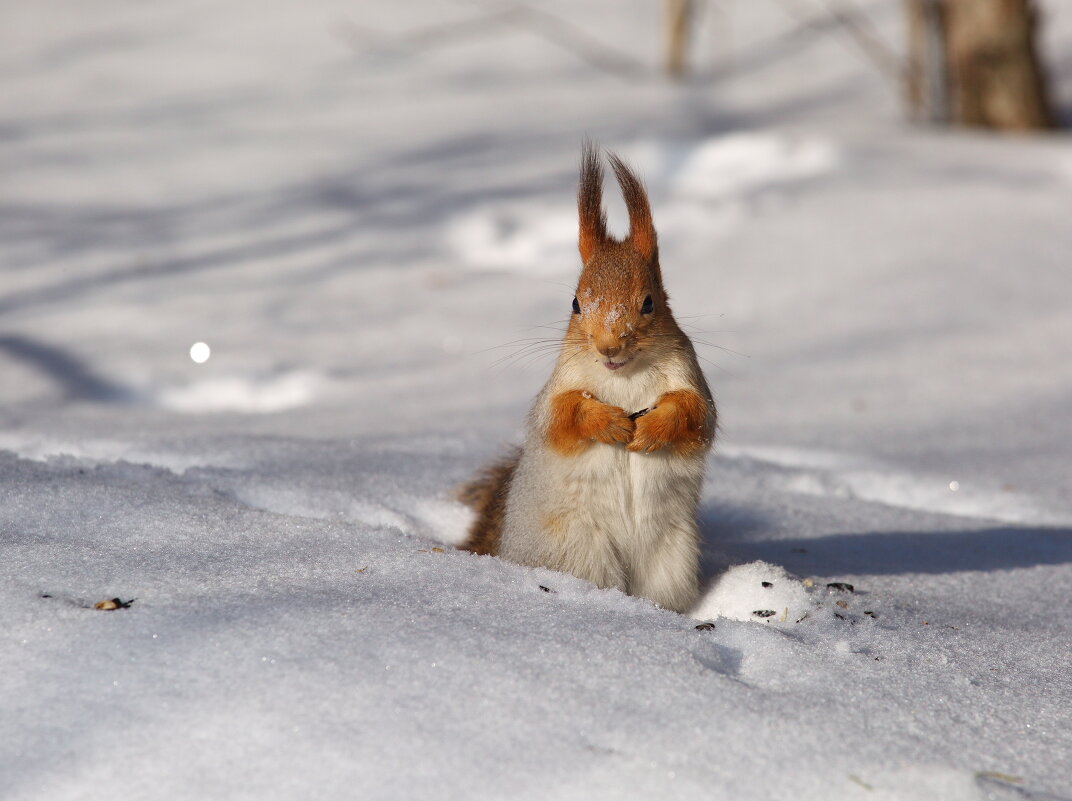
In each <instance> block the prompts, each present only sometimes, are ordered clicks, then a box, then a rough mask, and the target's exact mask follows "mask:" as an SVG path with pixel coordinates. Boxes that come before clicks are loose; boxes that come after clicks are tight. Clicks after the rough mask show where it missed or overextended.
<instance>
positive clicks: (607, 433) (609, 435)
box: [595, 404, 636, 445]
mask: <svg viewBox="0 0 1072 801" xmlns="http://www.w3.org/2000/svg"><path fill="white" fill-rule="evenodd" d="M600 405H601V406H602V408H601V409H599V411H598V413H597V414H598V422H597V424H596V431H595V438H596V439H597V440H599V441H600V442H605V443H607V444H608V445H613V444H615V443H617V442H620V443H622V444H623V445H624V444H628V443H629V442H630V441H631V440H632V439H633V432H634V431H635V430H636V423H635V422H633V420H632V419H631V418H630V417H629V415H628V414H627V413H626V411H625V410H624V409H619V408H618V407H617V406H608V405H607V404H600Z"/></svg>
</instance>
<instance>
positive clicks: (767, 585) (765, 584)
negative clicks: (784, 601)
mask: <svg viewBox="0 0 1072 801" xmlns="http://www.w3.org/2000/svg"><path fill="white" fill-rule="evenodd" d="M763 586H764V587H766V588H767V589H768V590H769V589H770V588H771V587H773V586H774V585H773V584H772V583H771V582H769V581H764V582H763Z"/></svg>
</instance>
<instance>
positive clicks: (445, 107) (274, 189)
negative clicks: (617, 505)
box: [0, 0, 1072, 801]
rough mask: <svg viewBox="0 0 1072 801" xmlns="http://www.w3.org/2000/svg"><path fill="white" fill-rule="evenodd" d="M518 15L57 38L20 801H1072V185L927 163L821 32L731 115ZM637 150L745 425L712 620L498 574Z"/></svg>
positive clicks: (863, 68) (621, 38)
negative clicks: (503, 509) (312, 800)
mask: <svg viewBox="0 0 1072 801" xmlns="http://www.w3.org/2000/svg"><path fill="white" fill-rule="evenodd" d="M855 5H856V7H858V8H860V9H862V13H865V14H866V15H867V19H868V20H869V22H870V24H872V25H874V27H875V30H876V32H877V34H878V35H879V36H881V37H882V38H883V40H884V41H887V42H891V43H896V42H899V41H900V36H901V31H900V25H901V24H902V10H901V4H900V3H899V2H895V0H869V1H868V2H861V3H858V4H855ZM1045 6H1046V10H1047V11H1048V12H1049V13H1048V14H1047V15H1046V27H1045V29H1044V30H1045V36H1046V39H1045V42H1046V46H1047V52H1048V54H1049V55H1050V62H1051V63H1052V64H1053V65H1054V67H1055V70H1056V72H1055V74H1054V76H1053V84H1054V89H1055V93H1056V95H1057V96H1058V97H1059V98H1060V100H1061V102H1062V104H1063V105H1064V106H1065V107H1067V105H1068V103H1069V102H1070V101H1072V72H1069V69H1068V63H1067V60H1065V61H1062V60H1061V59H1060V57H1059V56H1060V54H1061V53H1063V52H1067V51H1068V47H1069V46H1072V17H1070V15H1069V14H1068V13H1066V9H1065V7H1064V5H1063V4H1060V3H1056V2H1050V3H1047V4H1045ZM488 7H490V6H487V5H484V4H477V5H465V4H457V3H443V2H432V0H421V1H420V2H413V3H407V4H402V5H400V4H391V3H383V2H378V1H375V2H369V3H366V4H362V5H361V6H359V7H358V6H355V5H354V4H352V3H341V2H334V1H333V0H316V2H313V3H305V4H283V3H274V2H271V3H265V2H260V3H256V4H254V3H251V2H246V1H245V0H243V2H237V3H232V4H227V5H226V6H218V5H215V4H208V3H204V2H195V1H194V0H183V1H182V2H177V3H169V4H164V5H159V4H127V3H118V2H107V3H104V4H94V5H93V6H92V7H90V6H88V5H86V4H77V3H73V2H70V0H49V2H47V3H35V4H15V5H12V6H11V8H9V9H7V10H6V13H5V24H4V25H3V26H0V43H2V44H3V53H4V54H5V55H4V56H3V59H2V60H0V74H2V77H3V80H4V86H5V97H6V99H7V103H5V105H4V109H3V111H2V112H0V139H2V141H3V148H0V169H2V171H3V174H4V181H3V182H2V183H0V205H2V209H3V213H2V214H0V241H2V242H3V247H2V248H0V268H2V270H3V273H2V274H3V290H2V292H0V321H2V322H0V376H2V379H0V401H2V402H0V493H2V502H0V601H2V603H3V609H4V612H5V622H4V625H3V626H2V627H0V796H2V797H3V798H4V799H5V801H6V799H18V800H19V801H22V799H27V800H29V799H34V800H36V799H49V801H52V800H53V799H66V798H71V799H74V798H86V797H90V796H92V797H112V798H169V799H186V798H190V799H193V798H198V799H202V798H206V797H210V798H247V797H248V798H252V797H257V798H260V799H273V798H293V797H296V796H297V797H305V796H312V797H331V798H349V797H356V798H369V799H378V798H383V799H398V798H414V799H417V798H464V799H481V798H488V799H493V798H494V799H500V798H534V797H538V798H542V799H571V798H586V799H587V798H593V797H597V798H638V799H639V798H643V799H647V798H685V799H692V798H696V799H710V798H726V799H744V798H795V799H804V800H807V799H823V800H824V801H825V800H826V799H831V798H838V799H841V798H844V799H853V798H861V799H863V798H869V799H870V798H876V799H877V798H886V799H913V800H914V799H921V798H942V799H973V800H975V799H1025V798H1026V799H1062V798H1063V799H1068V798H1072V779H1070V775H1072V773H1070V771H1069V769H1068V765H1069V764H1072V733H1070V729H1069V725H1068V720H1069V714H1070V712H1072V678H1070V677H1072V671H1070V668H1072V645H1070V643H1072V623H1070V622H1069V615H1068V609H1067V606H1068V604H1067V599H1068V598H1069V597H1072V536H1070V535H1072V493H1070V492H1069V471H1070V465H1072V311H1070V309H1072V304H1070V302H1069V301H1070V299H1072V270H1069V268H1068V265H1069V264H1070V263H1072V236H1070V234H1069V229H1068V213H1067V210H1068V208H1069V203H1070V201H1072V181H1070V180H1069V176H1070V175H1072V171H1070V165H1072V150H1070V146H1069V144H1068V140H1067V138H1066V137H1065V136H1064V135H1058V134H1054V135H1048V136H1041V137H1000V136H988V135H983V134H977V133H950V132H940V131H928V130H922V129H917V128H912V127H909V126H907V125H906V124H905V123H904V122H903V121H902V120H901V118H900V110H899V108H898V106H897V103H898V99H897V97H896V92H891V91H890V87H889V86H888V85H887V84H886V83H885V82H884V80H883V79H882V78H881V77H880V76H879V75H878V74H877V73H876V72H874V71H873V70H872V69H871V68H870V67H869V66H868V65H867V64H866V63H865V62H864V61H863V60H862V58H861V57H860V56H859V55H858V54H857V52H856V51H854V50H853V49H852V47H853V45H852V44H851V43H850V42H847V41H845V40H844V39H843V38H841V36H840V35H839V34H837V33H836V31H835V30H832V29H831V28H830V26H829V25H828V24H827V23H825V22H823V21H822V20H823V19H824V17H823V16H822V15H823V14H824V13H825V12H824V11H823V8H824V6H823V4H819V3H814V4H812V3H797V4H793V8H795V9H796V11H795V12H794V13H787V12H786V9H787V8H788V6H785V5H783V4H779V3H766V2H759V3H747V4H746V3H737V4H719V8H718V10H717V11H716V9H715V7H714V6H711V8H710V9H709V11H710V13H709V15H708V16H707V17H705V20H704V22H703V26H702V28H701V31H700V35H699V37H698V39H697V42H696V51H695V52H696V54H697V58H698V60H699V61H700V68H701V71H702V72H703V74H704V75H706V76H708V77H707V78H706V79H703V80H696V81H694V82H692V83H687V84H683V85H674V84H669V83H666V82H664V81H662V80H661V79H659V78H658V77H655V72H654V70H655V67H656V65H657V64H658V61H659V54H658V52H657V49H658V47H659V45H660V40H659V37H658V36H657V35H656V31H657V26H658V13H659V10H658V7H657V4H649V3H641V2H639V0H630V2H628V3H625V4H623V3H611V2H609V0H606V1H604V0H600V1H599V2H591V3H585V4H570V3H563V2H554V3H548V4H546V5H545V6H541V7H542V8H545V9H546V10H548V11H550V12H553V13H556V14H560V15H562V16H563V17H565V18H567V19H568V20H569V21H570V22H571V23H572V24H575V25H576V26H578V27H579V28H580V29H581V30H582V31H584V32H587V34H588V36H590V37H592V38H594V39H595V40H596V41H598V42H600V43H602V44H603V45H605V46H606V47H614V48H618V49H619V50H624V51H626V52H627V53H629V55H630V58H632V59H633V60H639V62H640V63H642V64H645V65H649V66H650V67H651V68H652V70H653V72H652V76H653V77H651V78H650V79H649V78H638V79H628V80H623V78H622V76H621V74H619V73H616V72H614V71H606V70H602V69H599V68H595V67H593V66H592V65H590V64H589V63H587V62H585V61H584V60H583V59H580V58H578V57H576V56H575V55H574V54H572V53H571V52H569V50H568V49H564V48H563V47H562V46H561V45H559V44H555V43H554V42H552V41H549V40H548V39H547V38H545V37H544V35H541V34H540V33H538V32H534V31H533V29H532V28H531V27H526V26H525V25H523V24H522V25H516V24H511V23H508V22H506V21H504V20H503V19H500V20H499V21H493V22H487V23H484V24H478V25H468V23H467V22H466V21H468V20H473V19H474V18H477V17H479V16H480V15H481V14H482V13H483V9H486V8H488ZM801 15H802V16H801ZM441 25H442V26H448V27H446V28H437V27H436V26H441ZM451 25H456V27H454V28H450V27H449V26H451ZM467 25H468V27H467ZM436 31H438V33H436ZM370 32H371V33H370ZM437 37H438V38H437ZM374 45H375V46H374ZM586 134H587V135H591V136H592V137H594V138H596V139H598V140H599V141H601V142H602V143H604V144H605V145H607V146H609V147H613V148H614V149H615V150H617V151H618V152H620V153H621V154H623V156H625V157H627V158H628V159H629V160H630V161H631V162H632V163H633V164H635V165H636V167H637V169H638V171H639V172H640V173H641V174H642V175H643V177H644V179H645V182H646V184H647V186H648V189H649V192H650V194H651V198H652V201H653V206H654V214H655V221H656V225H657V227H658V230H659V234H660V253H661V257H662V263H663V270H664V274H665V277H666V281H667V284H668V289H669V291H670V293H671V297H672V303H673V304H674V309H675V313H676V314H678V315H679V317H680V319H681V321H682V323H683V324H684V325H685V326H686V327H687V328H688V330H690V332H692V333H693V335H694V337H695V340H696V342H697V347H698V350H699V352H700V355H701V356H702V357H703V359H704V360H705V361H704V365H705V367H706V369H707V374H708V378H709V379H710V382H711V384H712V386H713V388H714V390H715V394H716V397H717V399H718V403H719V411H720V421H721V425H722V430H721V433H720V438H719V444H718V446H717V448H716V450H715V453H714V454H713V455H712V456H711V458H710V462H709V466H708V467H709V469H708V478H707V481H706V483H705V486H704V492H703V497H702V499H701V506H700V518H701V526H702V530H703V533H704V546H703V553H702V562H703V579H704V587H705V595H704V598H703V600H702V601H701V604H700V605H699V606H698V607H697V609H696V610H694V612H693V615H692V616H682V615H676V614H672V613H669V612H666V611H664V610H660V609H656V608H655V607H653V606H652V605H651V604H649V603H647V602H645V601H642V600H640V599H636V598H631V597H628V596H625V595H622V594H621V593H619V592H616V591H601V590H597V589H595V588H594V587H592V586H590V585H588V584H586V583H584V582H582V581H579V580H577V579H575V578H573V577H571V576H567V575H561V574H557V573H553V572H550V571H545V570H533V569H528V568H522V567H518V566H515V565H510V564H507V563H504V562H501V561H499V560H496V559H493V558H488V557H475V556H471V555H468V554H465V553H462V552H460V551H457V550H456V549H455V548H454V547H453V545H455V544H457V543H458V542H460V541H461V540H462V538H463V537H464V532H465V529H466V526H467V523H468V520H469V512H468V510H467V509H465V508H464V507H463V506H462V505H461V504H459V503H458V502H457V501H455V500H454V496H453V492H454V488H455V487H456V486H457V485H458V484H459V483H460V482H461V481H462V480H464V479H465V478H466V477H468V476H469V475H471V474H472V472H473V471H474V470H475V469H477V468H478V467H479V466H480V465H482V464H484V463H485V462H486V461H487V460H489V459H491V458H493V457H494V456H495V455H496V454H497V453H499V452H501V450H502V449H503V448H504V447H506V446H507V445H508V444H509V443H510V442H515V441H517V439H518V437H519V433H520V429H521V425H522V421H523V418H524V414H525V412H526V411H527V408H528V405H529V403H530V402H531V400H532V398H533V396H534V394H535V392H536V391H537V390H538V389H539V387H540V386H541V384H542V382H543V381H544V380H545V378H546V376H547V373H548V370H549V368H550V363H551V358H552V355H553V353H554V348H555V343H556V341H557V337H558V336H559V335H560V333H559V332H560V331H561V327H562V325H563V324H564V321H565V320H566V319H567V318H568V316H569V313H570V312H569V306H570V302H571V300H572V296H573V290H574V280H575V277H576V272H577V268H578V264H577V256H576V250H575V242H576V229H575V220H574V216H573V214H574V210H573V198H574V194H575V191H576V186H575V180H576V163H577V156H578V148H579V143H580V141H581V138H582V136H583V135H586ZM610 189H611V187H610V186H608V192H607V195H608V204H609V207H610V208H609V211H610V224H611V228H612V230H614V231H616V232H619V233H621V232H624V230H625V227H626V221H625V215H624V209H623V208H622V205H621V202H620V200H619V199H618V198H617V197H616V196H615V195H614V193H613V192H611V191H610ZM582 300H583V299H582ZM195 343H205V344H207V346H208V348H209V350H208V351H206V355H209V354H210V358H207V359H206V360H204V361H201V362H198V361H197V360H195V359H194V358H192V352H191V347H192V346H193V345H194V344H195ZM504 343H510V344H508V345H506V346H505V347H503V345H504ZM504 357H505V358H504ZM954 485H955V486H956V489H953V487H954ZM765 581H766V582H767V583H770V584H771V585H772V586H771V587H765V586H763V582H765ZM829 584H851V585H852V587H853V591H852V592H850V591H848V590H847V589H837V588H836V587H835V588H830V587H828V586H827V585H829ZM111 598H119V599H121V600H123V601H129V600H131V599H133V603H132V604H131V605H130V607H129V608H125V609H117V610H114V611H100V610H96V609H93V608H92V607H93V605H94V604H95V603H97V602H98V601H101V600H105V599H111ZM767 610H770V611H774V612H775V614H774V615H770V616H766V617H760V616H757V615H755V614H754V613H755V612H756V611H767ZM797 612H800V614H797ZM805 612H806V613H807V614H806V615H805V614H804V613H805ZM703 621H709V622H711V623H713V627H706V626H701V627H700V628H697V626H700V625H701V623H702V622H703Z"/></svg>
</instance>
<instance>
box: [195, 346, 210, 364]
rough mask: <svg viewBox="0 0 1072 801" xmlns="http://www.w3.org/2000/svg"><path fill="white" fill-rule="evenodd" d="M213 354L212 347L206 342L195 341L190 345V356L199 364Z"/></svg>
mask: <svg viewBox="0 0 1072 801" xmlns="http://www.w3.org/2000/svg"><path fill="white" fill-rule="evenodd" d="M211 355H212V349H211V348H210V347H209V346H208V345H207V344H205V343H204V342H195V343H194V344H193V345H191V346H190V358H191V359H193V360H194V361H195V362H196V363H197V364H204V363H205V362H207V361H208V357H209V356H211Z"/></svg>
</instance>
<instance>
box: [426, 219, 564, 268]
mask: <svg viewBox="0 0 1072 801" xmlns="http://www.w3.org/2000/svg"><path fill="white" fill-rule="evenodd" d="M576 226H577V221H576V219H575V214H574V212H573V207H572V205H571V204H570V203H568V202H566V203H555V204H554V205H553V206H550V205H547V204H544V203H517V204H514V205H510V206H502V205H498V204H496V205H495V206H482V207H480V208H478V209H476V210H475V211H471V212H468V213H466V214H463V215H461V216H459V217H456V218H455V219H454V220H452V221H451V222H450V223H449V224H448V226H447V241H448V242H449V243H450V245H451V247H452V248H453V250H454V251H455V252H456V253H457V254H458V257H459V259H461V260H462V262H463V263H464V264H466V265H468V266H470V267H474V268H477V269H494V270H510V271H524V272H526V273H528V272H531V271H534V272H536V273H537V274H543V275H553V274H557V273H561V272H562V271H563V270H566V271H571V270H573V269H575V264H574V262H575V258H576V256H575V254H576V247H577V231H576Z"/></svg>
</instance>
